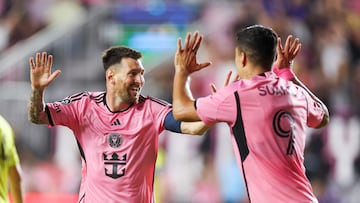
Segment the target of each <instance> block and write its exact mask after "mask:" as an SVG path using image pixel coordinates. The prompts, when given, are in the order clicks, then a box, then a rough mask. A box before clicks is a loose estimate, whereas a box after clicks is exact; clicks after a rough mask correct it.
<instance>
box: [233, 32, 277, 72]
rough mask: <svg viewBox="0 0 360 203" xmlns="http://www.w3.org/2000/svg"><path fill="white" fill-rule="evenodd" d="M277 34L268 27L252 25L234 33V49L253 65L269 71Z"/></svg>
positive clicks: (273, 56) (273, 57) (272, 60)
mask: <svg viewBox="0 0 360 203" xmlns="http://www.w3.org/2000/svg"><path fill="white" fill-rule="evenodd" d="M276 42H277V34H276V33H275V32H274V31H273V30H272V29H271V28H268V27H265V26H262V25H252V26H249V27H246V28H244V29H242V30H241V31H239V32H237V33H236V48H238V49H239V50H240V51H243V52H245V53H246V55H247V57H248V59H249V60H250V61H251V62H252V63H253V64H255V65H260V66H262V67H263V68H264V69H265V70H271V66H272V63H273V62H274V59H275V57H276Z"/></svg>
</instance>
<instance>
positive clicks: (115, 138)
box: [108, 133, 122, 148]
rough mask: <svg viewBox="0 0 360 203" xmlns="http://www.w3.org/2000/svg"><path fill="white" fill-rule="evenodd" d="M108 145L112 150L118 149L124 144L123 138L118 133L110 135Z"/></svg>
mask: <svg viewBox="0 0 360 203" xmlns="http://www.w3.org/2000/svg"><path fill="white" fill-rule="evenodd" d="M108 143H109V145H110V147H112V148H118V147H119V146H120V145H121V144H122V137H121V136H120V134H118V133H110V134H109V136H108Z"/></svg>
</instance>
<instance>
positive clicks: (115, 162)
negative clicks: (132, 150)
mask: <svg viewBox="0 0 360 203" xmlns="http://www.w3.org/2000/svg"><path fill="white" fill-rule="evenodd" d="M126 157H127V154H124V155H123V156H122V157H121V159H119V155H118V154H117V153H115V152H114V153H113V154H112V155H111V159H108V156H107V155H106V154H105V153H104V154H103V158H104V164H105V175H106V176H108V177H110V178H113V179H117V178H120V177H122V176H124V175H125V168H122V169H121V171H118V166H119V165H126ZM106 165H110V166H112V168H111V170H109V169H107V168H106Z"/></svg>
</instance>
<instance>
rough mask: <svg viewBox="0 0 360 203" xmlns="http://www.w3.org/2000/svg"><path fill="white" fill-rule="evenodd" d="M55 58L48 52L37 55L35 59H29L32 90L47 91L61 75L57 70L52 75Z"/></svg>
mask: <svg viewBox="0 0 360 203" xmlns="http://www.w3.org/2000/svg"><path fill="white" fill-rule="evenodd" d="M52 62H53V57H52V55H48V56H47V53H46V52H42V53H41V54H40V53H36V56H35V59H34V58H33V57H30V58H29V64H30V81H31V88H32V89H37V90H43V89H45V88H46V87H47V86H48V85H49V84H50V83H51V82H52V81H54V80H55V78H56V77H57V76H59V74H60V73H61V71H60V70H56V71H54V72H53V73H51V67H52Z"/></svg>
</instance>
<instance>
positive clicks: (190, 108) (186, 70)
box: [173, 32, 211, 121]
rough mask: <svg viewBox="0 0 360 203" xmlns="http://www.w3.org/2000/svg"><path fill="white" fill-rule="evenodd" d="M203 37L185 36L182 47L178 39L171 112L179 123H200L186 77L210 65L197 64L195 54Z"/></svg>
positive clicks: (195, 34)
mask: <svg viewBox="0 0 360 203" xmlns="http://www.w3.org/2000/svg"><path fill="white" fill-rule="evenodd" d="M202 38H203V36H202V35H199V33H198V32H195V33H194V35H193V36H192V37H191V33H188V34H187V35H186V39H185V43H184V47H182V45H181V38H179V39H178V45H177V51H176V54H175V60H174V64H175V76H174V86H173V112H174V117H175V118H176V119H177V120H180V121H200V118H199V116H198V115H197V112H196V109H195V105H194V99H193V98H192V94H191V91H190V88H189V86H188V83H187V82H188V77H189V75H190V74H191V73H193V72H196V71H199V70H201V69H203V68H205V67H207V66H209V65H210V64H211V62H205V63H198V62H197V59H196V52H197V50H198V49H199V47H200V44H201V41H202Z"/></svg>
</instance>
